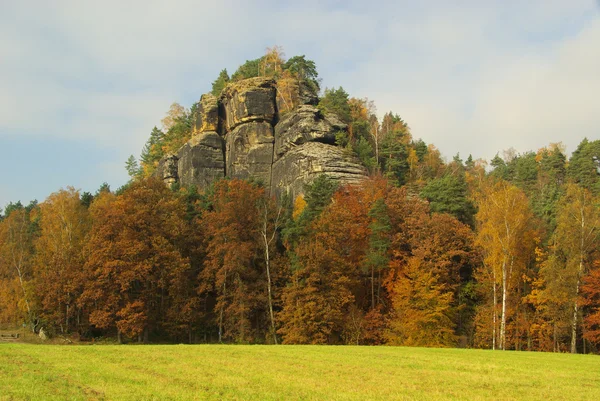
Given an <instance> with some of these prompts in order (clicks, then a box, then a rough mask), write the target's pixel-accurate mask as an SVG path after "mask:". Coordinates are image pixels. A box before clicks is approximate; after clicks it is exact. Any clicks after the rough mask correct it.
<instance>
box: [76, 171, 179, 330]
mask: <svg viewBox="0 0 600 401" xmlns="http://www.w3.org/2000/svg"><path fill="white" fill-rule="evenodd" d="M90 213H91V215H92V219H93V229H92V235H91V237H90V239H89V241H88V243H87V247H86V248H87V254H88V257H87V261H86V263H85V272H86V274H87V276H88V277H89V278H90V279H89V280H88V282H87V285H86V287H85V290H84V293H83V296H82V303H83V304H84V305H86V306H87V307H88V308H89V309H90V312H91V313H90V318H89V319H90V323H91V324H92V325H94V326H95V327H96V328H100V329H105V330H116V331H117V334H118V337H119V339H121V335H125V336H126V337H130V338H136V337H137V338H138V340H140V341H141V340H145V341H147V340H148V338H149V335H150V333H151V332H152V331H154V330H158V329H160V328H161V327H163V326H164V324H165V321H164V319H165V317H166V316H168V315H169V314H170V312H171V311H170V308H174V307H178V308H180V307H181V306H182V305H181V304H177V303H173V299H174V298H176V297H177V294H178V291H179V289H180V288H179V287H178V286H177V284H178V283H179V280H178V277H179V275H182V274H184V273H185V272H186V271H187V270H188V269H189V268H190V264H189V259H188V258H186V257H185V256H184V255H182V249H181V248H182V245H181V242H182V241H184V238H185V236H187V235H188V234H189V231H188V230H187V228H186V224H185V215H186V207H185V204H184V202H183V201H182V199H181V198H180V197H177V196H175V195H174V194H173V193H172V192H171V191H170V190H169V189H168V188H166V187H165V185H164V184H163V183H162V182H161V181H160V180H158V179H149V180H140V181H137V182H134V183H132V184H131V185H130V186H129V187H128V188H127V189H126V190H125V191H124V192H123V194H122V195H120V196H115V195H113V194H111V193H109V192H105V193H103V194H102V195H101V196H100V197H99V198H98V199H97V200H96V201H95V202H94V203H93V204H92V206H91V208H90ZM188 323H189V322H188Z"/></svg>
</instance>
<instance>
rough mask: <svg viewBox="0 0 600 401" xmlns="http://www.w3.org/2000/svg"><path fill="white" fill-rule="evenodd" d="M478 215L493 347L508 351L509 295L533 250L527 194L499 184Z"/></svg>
mask: <svg viewBox="0 0 600 401" xmlns="http://www.w3.org/2000/svg"><path fill="white" fill-rule="evenodd" d="M477 207H478V210H479V211H478V213H477V215H476V216H475V217H476V220H477V225H478V233H477V239H476V242H477V244H478V245H479V246H480V248H481V250H482V253H483V256H484V262H483V267H482V268H481V269H480V272H479V279H480V281H482V282H483V283H485V284H486V285H489V286H490V287H491V290H492V293H493V299H492V348H494V349H495V347H496V339H498V341H499V347H500V348H501V349H503V350H504V349H506V324H507V314H508V304H509V301H510V300H509V299H508V298H509V294H510V293H511V291H512V289H513V288H514V286H515V283H514V281H515V280H516V279H518V278H519V277H520V276H521V272H522V271H523V270H524V268H525V265H526V264H527V263H528V260H529V259H531V258H532V253H533V249H534V243H533V238H534V236H533V232H532V228H531V227H532V219H533V216H532V213H531V211H530V209H529V204H528V200H527V197H526V196H525V193H524V192H523V191H521V190H519V189H518V188H517V187H515V186H513V185H510V184H509V183H507V182H506V181H502V180H500V181H497V182H495V183H493V184H491V185H489V186H487V187H485V188H484V189H483V191H482V195H481V197H480V198H479V199H478V202H477ZM497 286H500V290H501V312H500V328H499V331H498V333H496V316H497V313H496V305H497V302H498V301H497Z"/></svg>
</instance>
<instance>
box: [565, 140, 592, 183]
mask: <svg viewBox="0 0 600 401" xmlns="http://www.w3.org/2000/svg"><path fill="white" fill-rule="evenodd" d="M594 158H596V159H594ZM599 158H600V140H596V141H591V142H590V141H589V140H588V139H587V138H586V139H584V140H583V141H581V143H580V144H579V146H578V147H577V149H576V150H575V151H574V152H573V154H572V155H571V159H569V167H568V169H567V176H568V177H569V179H571V180H572V181H573V182H575V183H577V184H579V185H581V186H582V187H584V188H586V189H588V190H590V191H591V192H592V193H593V194H594V195H599V194H600V164H598V162H597V160H598V159H599Z"/></svg>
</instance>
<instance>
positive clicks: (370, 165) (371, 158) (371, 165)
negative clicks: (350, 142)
mask: <svg viewBox="0 0 600 401" xmlns="http://www.w3.org/2000/svg"><path fill="white" fill-rule="evenodd" d="M353 148H354V153H356V155H357V156H358V158H359V160H360V161H361V163H362V165H363V166H365V167H366V168H367V169H368V170H369V171H373V170H374V169H375V166H376V165H377V159H376V158H375V152H374V151H373V147H372V146H371V144H370V143H369V141H368V140H367V139H366V138H363V137H361V138H359V139H358V141H357V142H356V143H355V144H354V147H353Z"/></svg>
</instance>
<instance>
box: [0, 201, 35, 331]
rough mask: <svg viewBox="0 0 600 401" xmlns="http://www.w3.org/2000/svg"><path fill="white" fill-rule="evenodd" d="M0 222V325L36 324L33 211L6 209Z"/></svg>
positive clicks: (15, 208) (19, 208)
mask: <svg viewBox="0 0 600 401" xmlns="http://www.w3.org/2000/svg"><path fill="white" fill-rule="evenodd" d="M7 209H8V212H7V213H6V214H5V216H4V218H3V219H2V220H0V286H1V287H2V289H1V290H0V294H2V300H1V301H0V302H1V304H2V305H3V307H2V313H1V314H0V321H4V322H13V323H16V322H18V321H25V322H26V323H27V325H28V326H29V327H30V328H31V330H32V331H35V329H36V324H37V317H36V315H37V310H36V309H37V308H36V305H35V302H34V288H32V286H33V278H34V277H33V274H34V272H33V257H34V247H33V242H34V239H35V236H36V231H37V221H36V220H37V216H36V212H37V210H36V207H35V205H32V207H23V206H22V205H21V204H20V203H19V204H18V205H9V207H8V208H7Z"/></svg>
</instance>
